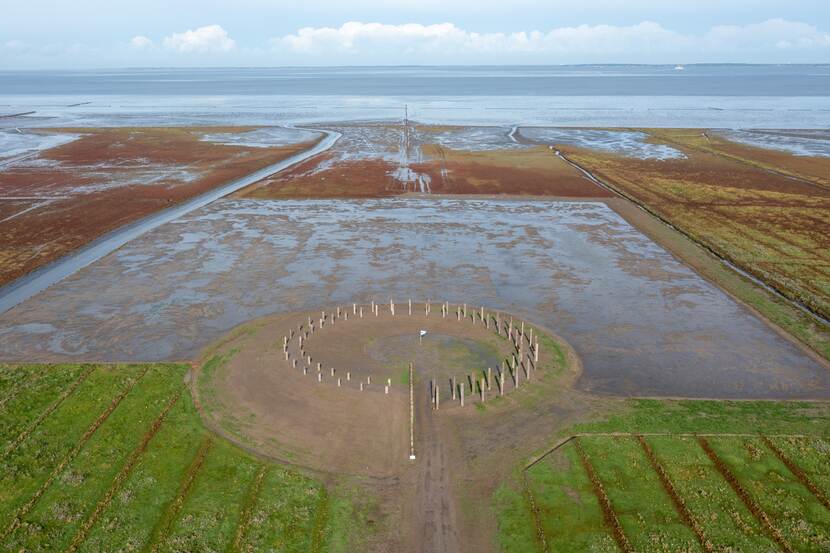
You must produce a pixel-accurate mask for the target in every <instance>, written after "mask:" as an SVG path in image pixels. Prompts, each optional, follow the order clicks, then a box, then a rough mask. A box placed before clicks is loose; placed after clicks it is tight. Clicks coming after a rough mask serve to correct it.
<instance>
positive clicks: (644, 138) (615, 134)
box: [518, 127, 686, 159]
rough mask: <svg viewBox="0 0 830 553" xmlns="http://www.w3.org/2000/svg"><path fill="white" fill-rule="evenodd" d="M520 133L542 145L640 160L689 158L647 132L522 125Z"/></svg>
mask: <svg viewBox="0 0 830 553" xmlns="http://www.w3.org/2000/svg"><path fill="white" fill-rule="evenodd" d="M518 132H519V134H520V135H521V136H522V137H524V138H526V139H528V140H530V141H532V142H535V143H537V144H542V145H554V144H568V145H571V146H576V147H578V148H588V149H591V150H600V151H603V152H611V153H614V154H620V155H623V156H628V157H634V158H637V159H678V158H685V157H686V156H685V155H683V152H681V151H680V150H676V149H675V148H672V147H671V146H667V145H666V144H654V143H651V142H648V135H646V134H645V133H642V132H637V131H611V130H599V129H596V130H595V129H555V128H550V127H548V128H545V127H522V128H520V129H519V131H518Z"/></svg>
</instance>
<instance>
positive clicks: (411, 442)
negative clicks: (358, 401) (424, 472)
mask: <svg viewBox="0 0 830 553" xmlns="http://www.w3.org/2000/svg"><path fill="white" fill-rule="evenodd" d="M362 386H363V385H362V384H361V387H362ZM409 459H410V460H411V461H414V460H415V378H414V376H413V370H412V363H410V364H409Z"/></svg>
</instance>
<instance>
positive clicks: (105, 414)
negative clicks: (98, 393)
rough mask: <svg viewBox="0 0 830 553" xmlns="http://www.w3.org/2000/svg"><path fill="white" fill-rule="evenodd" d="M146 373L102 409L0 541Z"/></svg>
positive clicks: (13, 528)
mask: <svg viewBox="0 0 830 553" xmlns="http://www.w3.org/2000/svg"><path fill="white" fill-rule="evenodd" d="M146 372H147V369H144V370H143V371H142V372H141V374H139V376H138V377H137V378H136V379H133V380H131V381H130V383H129V384H128V386H127V387H126V388H124V389H123V390H121V392H120V393H119V394H118V395H116V396H115V397H114V398H113V400H112V401H111V402H110V404H109V405H108V406H107V408H106V409H104V411H103V412H102V413H101V414H100V415H98V418H96V419H95V421H93V423H92V424H91V425H90V426H89V428H87V430H86V432H84V434H83V435H82V436H81V438H80V440H78V442H77V443H76V444H75V445H74V446H73V447H72V449H70V450H69V451H68V452H67V453H66V455H65V456H64V457H63V459H61V461H60V462H59V463H58V464H57V466H55V468H54V469H53V470H52V472H51V473H49V476H48V477H47V478H46V480H45V481H44V482H43V483H42V484H41V485H40V487H38V489H37V490H36V491H35V492H34V494H32V496H31V497H30V498H29V500H28V501H27V502H26V503H24V504H23V505H22V506H21V507H20V508H19V509H17V511H16V512H15V514H14V517H13V518H12V521H11V523H10V524H9V525H8V526H7V527H6V528H5V530H4V531H3V534H2V536H0V539H2V540H6V539H7V538H8V537H9V535H11V533H12V532H14V531H15V530H17V528H18V527H19V526H20V524H21V523H22V522H23V520H22V519H23V517H25V516H26V515H27V514H28V513H29V512H30V511H31V510H32V508H33V507H34V506H35V505H36V504H37V502H38V500H39V499H40V498H41V496H42V495H43V494H44V493H45V492H46V490H47V489H48V488H49V486H50V485H51V484H52V482H54V480H55V478H57V477H58V475H60V474H61V473H62V472H63V470H64V468H66V466H67V465H68V464H69V463H71V462H72V460H74V459H75V457H76V456H77V455H78V453H79V452H80V451H81V449H83V447H84V445H86V443H87V442H88V441H89V440H90V438H92V436H93V435H94V434H95V432H96V431H97V430H98V429H99V428H100V427H101V425H102V424H104V422H105V421H106V420H107V419H108V418H109V416H110V415H111V414H112V412H113V411H115V408H116V407H118V405H119V404H120V403H121V401H122V400H123V399H124V398H125V397H126V396H127V394H129V393H130V391H131V390H132V389H133V387H134V386H135V384H136V382H138V381H139V380H141V378H143V376H144V375H145V374H146Z"/></svg>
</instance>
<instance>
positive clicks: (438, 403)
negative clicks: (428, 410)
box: [435, 386, 441, 411]
mask: <svg viewBox="0 0 830 553" xmlns="http://www.w3.org/2000/svg"><path fill="white" fill-rule="evenodd" d="M440 407H441V388H440V387H439V386H435V410H436V411H437V410H438V409H439V408H440Z"/></svg>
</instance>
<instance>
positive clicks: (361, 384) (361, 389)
mask: <svg viewBox="0 0 830 553" xmlns="http://www.w3.org/2000/svg"><path fill="white" fill-rule="evenodd" d="M360 391H361V392H362V391H363V382H361V383H360Z"/></svg>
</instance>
